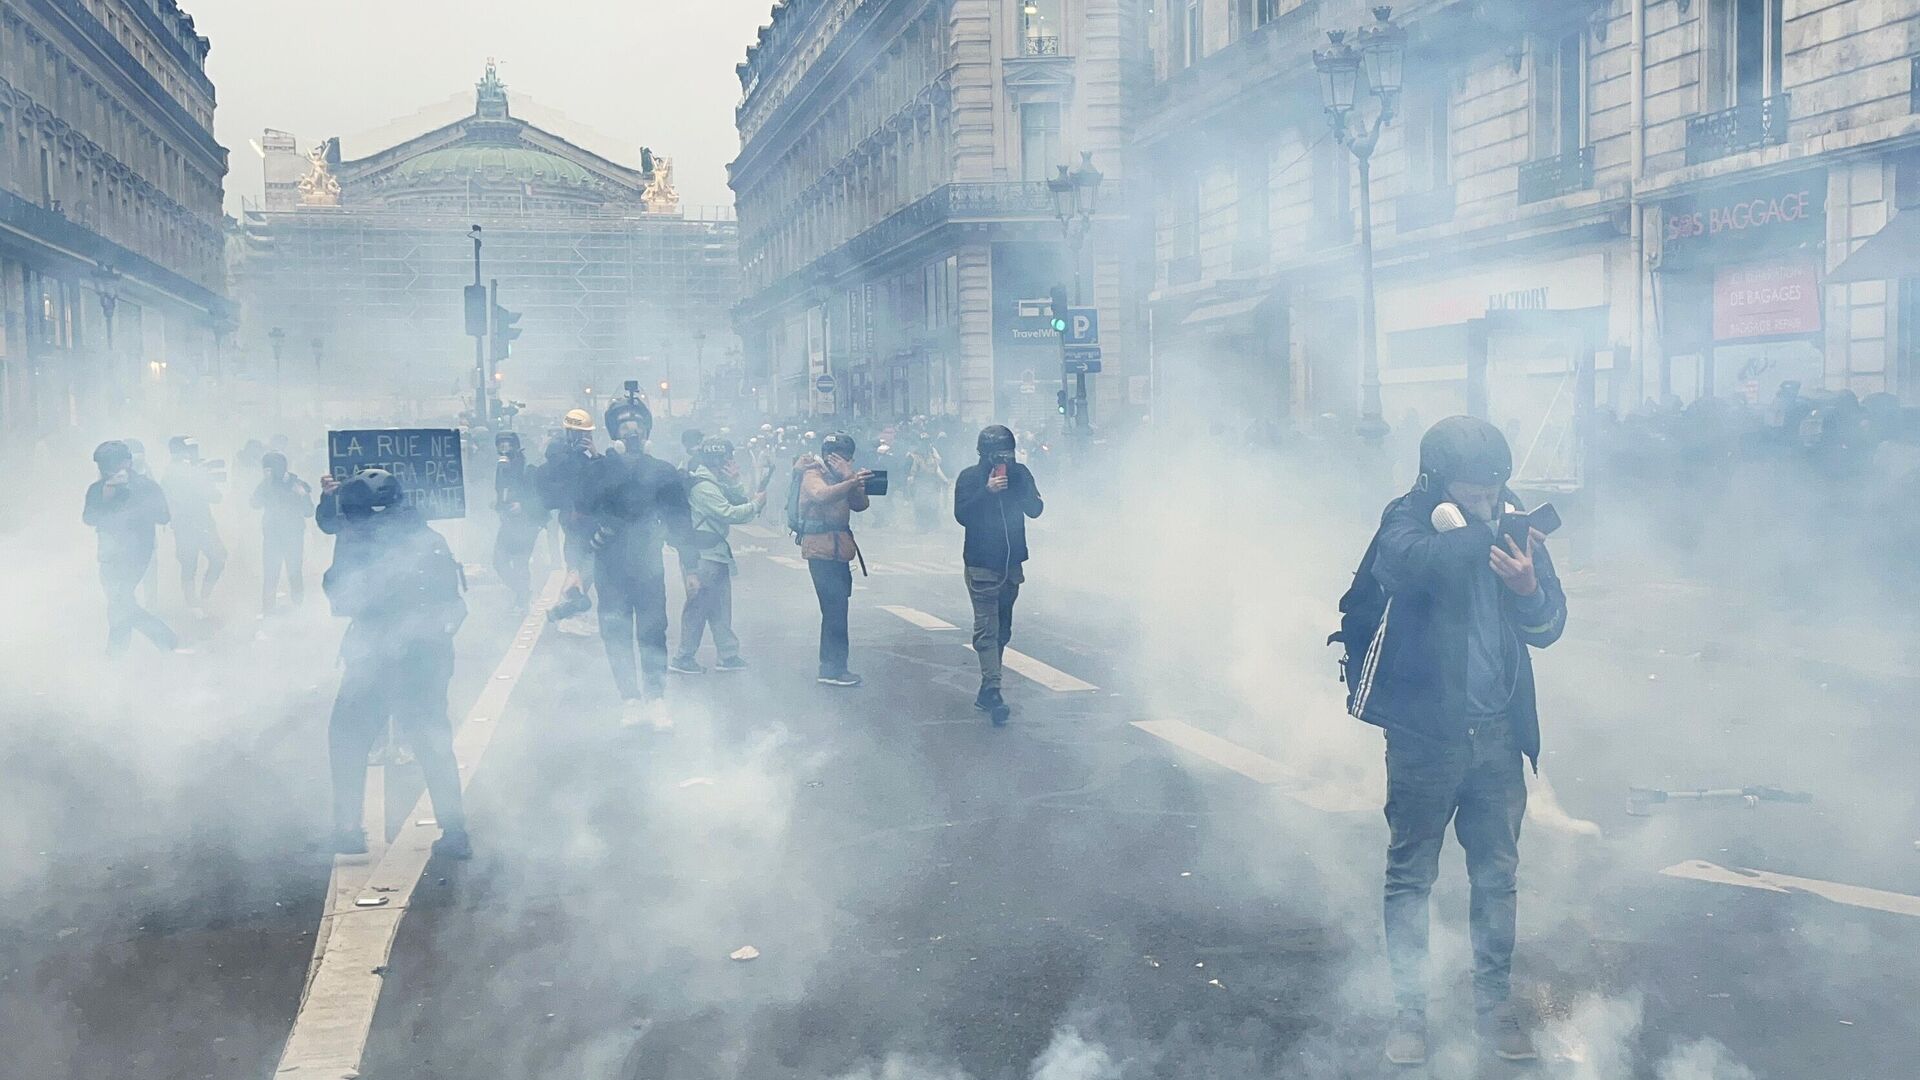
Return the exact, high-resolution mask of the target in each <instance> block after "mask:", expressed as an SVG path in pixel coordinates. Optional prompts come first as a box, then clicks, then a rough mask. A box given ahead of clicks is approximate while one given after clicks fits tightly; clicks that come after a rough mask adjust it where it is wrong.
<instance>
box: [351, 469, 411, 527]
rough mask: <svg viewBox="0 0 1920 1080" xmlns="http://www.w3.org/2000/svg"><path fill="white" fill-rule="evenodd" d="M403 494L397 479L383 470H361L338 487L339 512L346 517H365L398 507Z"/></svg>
mask: <svg viewBox="0 0 1920 1080" xmlns="http://www.w3.org/2000/svg"><path fill="white" fill-rule="evenodd" d="M403 494H404V493H403V492H402V491H401V490H400V478H399V477H397V476H395V475H393V474H392V473H390V472H388V471H387V470H385V469H362V470H360V471H359V472H357V473H354V474H353V475H352V476H350V477H348V478H347V482H346V483H344V484H341V485H340V512H341V513H343V514H345V515H347V516H348V517H366V516H367V515H369V514H372V513H373V512H374V511H376V510H384V509H386V508H388V507H390V506H398V505H400V500H401V497H402V495H403Z"/></svg>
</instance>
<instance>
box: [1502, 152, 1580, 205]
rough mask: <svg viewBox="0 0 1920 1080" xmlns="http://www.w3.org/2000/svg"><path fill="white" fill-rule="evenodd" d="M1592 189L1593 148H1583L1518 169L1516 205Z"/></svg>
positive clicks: (1533, 162)
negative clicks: (1518, 180) (1518, 182)
mask: <svg viewBox="0 0 1920 1080" xmlns="http://www.w3.org/2000/svg"><path fill="white" fill-rule="evenodd" d="M1592 186H1593V147H1591V146H1583V147H1581V148H1580V149H1578V150H1569V151H1567V152H1566V153H1564V154H1555V155H1554V156H1552V157H1550V158H1541V159H1540V160H1539V161H1528V162H1523V163H1521V165H1520V203H1521V205H1523V206H1524V205H1525V204H1527V203H1537V202H1543V201H1545V200H1547V199H1557V198H1559V197H1560V196H1562V195H1567V194H1570V193H1572V192H1575V191H1585V190H1587V189H1588V188H1590V187H1592Z"/></svg>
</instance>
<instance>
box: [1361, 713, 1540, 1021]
mask: <svg viewBox="0 0 1920 1080" xmlns="http://www.w3.org/2000/svg"><path fill="white" fill-rule="evenodd" d="M1526 811H1527V779H1526V774H1525V771H1524V766H1523V765H1522V763H1521V756H1520V751H1518V750H1516V749H1515V748H1514V746H1513V739H1512V737H1511V736H1510V735H1509V734H1508V731H1507V726H1506V723H1505V722H1504V721H1501V720H1495V721H1492V722H1491V723H1484V724H1480V725H1478V726H1477V729H1476V730H1475V732H1474V734H1473V735H1472V736H1471V737H1470V739H1469V741H1468V742H1466V743H1461V744H1458V745H1442V744H1439V743H1436V742H1433V741H1431V740H1426V739H1422V738H1420V737H1418V736H1413V735H1406V734H1400V733H1396V732H1392V731H1389V732H1388V733H1387V827H1388V830H1389V832H1390V834H1391V838H1390V840H1389V841H1388V846H1387V880H1386V929H1387V961H1388V964H1389V966H1390V967H1391V968H1392V970H1393V989H1394V1001H1395V1004H1396V1005H1397V1006H1398V1007H1399V1008H1401V1009H1411V1010H1415V1011H1421V1012H1424V1011H1425V1010H1426V1006H1427V924H1428V907H1429V904H1428V897H1429V895H1430V894H1431V893H1432V890H1433V882H1434V879H1435V878H1437V877H1438V876H1439V874H1440V847H1441V845H1442V844H1443V843H1444V842H1445V840H1446V833H1447V823H1448V822H1449V821H1451V822H1452V823H1453V834H1454V836H1455V838H1457V839H1458V840H1459V841H1460V847H1461V848H1462V850H1464V851H1465V852H1466V857H1467V880H1468V882H1469V883H1470V885H1471V895H1470V898H1469V900H1468V910H1467V919H1468V930H1469V934H1470V936H1471V938H1472V940H1473V998H1474V1006H1475V1008H1476V1009H1478V1010H1479V1012H1480V1013H1481V1014H1482V1015H1483V1016H1484V1015H1485V1014H1486V1013H1487V1012H1489V1011H1491V1010H1492V1009H1493V1008H1495V1007H1496V1006H1499V1005H1501V1004H1503V1003H1504V1002H1505V1001H1506V1000H1507V995H1508V992H1509V984H1510V975H1511V973H1512V970H1513V939H1514V918H1515V903H1514V875H1515V872H1516V871H1517V870H1518V869H1519V865H1520V821H1521V819H1522V818H1523V817H1524V816H1525V815H1526Z"/></svg>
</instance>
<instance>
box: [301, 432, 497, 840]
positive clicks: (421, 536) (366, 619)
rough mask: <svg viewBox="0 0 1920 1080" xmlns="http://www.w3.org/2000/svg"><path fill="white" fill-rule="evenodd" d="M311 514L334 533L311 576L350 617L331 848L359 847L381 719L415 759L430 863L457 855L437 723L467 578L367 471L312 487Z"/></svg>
mask: <svg viewBox="0 0 1920 1080" xmlns="http://www.w3.org/2000/svg"><path fill="white" fill-rule="evenodd" d="M321 488H322V494H321V499H320V507H319V509H318V510H317V511H316V517H317V518H318V520H320V521H321V522H322V523H323V524H322V528H324V529H326V530H327V531H328V532H330V533H332V534H333V535H334V536H335V537H336V540H335V543H334V548H333V565H332V566H330V567H328V568H327V572H326V574H325V576H324V577H323V578H322V579H321V586H322V588H323V589H324V590H325V591H326V594H327V600H328V602H329V603H330V604H331V605H332V608H333V613H334V614H335V615H336V616H343V617H345V618H346V619H348V620H349V622H348V623H347V632H346V636H345V637H344V638H343V639H342V640H341V642H340V663H341V667H342V672H341V676H340V691H339V694H338V695H337V696H336V697H335V698H334V702H333V716H332V719H331V721H330V722H329V724H328V728H327V751H328V753H327V756H328V760H329V762H330V765H331V770H332V774H333V837H334V840H333V844H334V851H335V852H336V853H337V854H341V855H360V854H364V853H365V852H366V850H367V837H366V833H365V831H364V830H363V829H362V828H361V814H362V810H363V803H364V800H365V795H366V785H367V754H368V752H369V751H370V750H372V748H373V745H374V742H375V740H377V739H378V738H379V737H380V736H381V735H382V734H384V733H385V732H386V730H387V725H388V723H389V722H390V721H391V722H392V723H393V725H394V726H395V727H397V728H398V730H399V731H400V733H401V735H402V736H403V737H404V738H405V739H406V741H407V745H408V746H409V747H411V748H412V750H413V754H414V759H415V760H416V761H418V762H419V763H420V771H421V772H422V774H424V776H425V779H426V785H427V794H428V795H429V796H430V797H431V798H432V800H433V814H434V818H435V820H437V821H438V822H439V823H440V838H439V839H438V840H435V841H434V844H433V851H434V854H436V855H444V856H446V857H448V858H454V859H465V858H468V857H470V856H471V855H472V847H471V844H470V843H469V841H468V838H467V819H466V809H465V803H464V801H463V799H462V796H461V793H460V769H459V765H458V763H457V762H456V761H455V759H454V754H453V729H452V725H451V724H450V722H449V720H448V716H447V684H448V682H449V681H450V680H451V679H452V678H453V637H454V634H455V633H457V632H458V631H459V629H460V624H461V623H462V622H464V621H465V620H466V616H467V604H466V600H465V599H464V598H463V597H462V596H461V593H462V592H463V591H464V589H465V584H466V583H465V575H464V572H463V571H462V569H461V567H460V564H459V562H457V561H456V560H455V559H454V557H453V553H452V551H450V550H449V549H448V547H447V542H446V540H445V539H443V538H442V537H441V536H440V534H439V533H438V532H435V531H434V529H433V528H432V527H431V526H429V525H428V524H427V520H426V518H424V517H422V516H421V514H420V512H419V511H418V510H415V509H414V508H413V507H411V506H408V505H406V502H405V498H404V492H402V490H401V488H400V481H399V480H398V479H397V478H396V477H395V476H394V475H393V474H392V473H389V472H387V471H385V470H383V469H365V470H362V471H360V472H357V473H355V474H354V475H352V476H351V477H349V478H348V479H347V480H346V481H345V482H341V481H338V480H336V479H334V478H333V477H331V476H329V477H327V478H326V479H324V480H322V481H321Z"/></svg>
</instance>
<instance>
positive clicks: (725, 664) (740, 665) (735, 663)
mask: <svg viewBox="0 0 1920 1080" xmlns="http://www.w3.org/2000/svg"><path fill="white" fill-rule="evenodd" d="M713 670H715V671H745V670H747V662H746V661H745V660H742V659H740V658H739V657H737V656H729V657H727V658H726V659H725V660H722V661H720V662H719V663H717V664H715V665H713Z"/></svg>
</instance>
